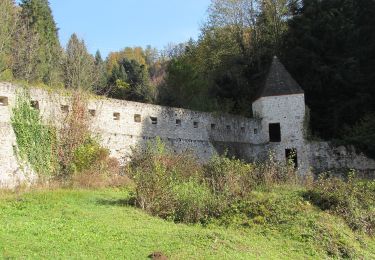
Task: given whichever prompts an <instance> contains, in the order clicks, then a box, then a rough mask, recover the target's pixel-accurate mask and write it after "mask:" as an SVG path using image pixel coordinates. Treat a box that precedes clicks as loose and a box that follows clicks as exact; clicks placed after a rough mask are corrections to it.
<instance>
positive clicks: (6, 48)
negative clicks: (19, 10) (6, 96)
mask: <svg viewBox="0 0 375 260" xmlns="http://www.w3.org/2000/svg"><path fill="white" fill-rule="evenodd" d="M16 22H17V14H16V8H15V6H14V2H13V0H2V1H1V2H0V75H1V74H2V73H3V72H4V71H5V70H6V69H9V68H10V66H11V50H12V39H13V37H14V34H15V31H16Z"/></svg>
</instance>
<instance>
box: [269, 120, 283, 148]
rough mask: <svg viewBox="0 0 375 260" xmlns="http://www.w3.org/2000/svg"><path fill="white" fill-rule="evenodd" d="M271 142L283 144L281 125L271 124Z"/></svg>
mask: <svg viewBox="0 0 375 260" xmlns="http://www.w3.org/2000/svg"><path fill="white" fill-rule="evenodd" d="M269 136H270V142H275V143H278V142H281V131H280V123H273V124H269Z"/></svg>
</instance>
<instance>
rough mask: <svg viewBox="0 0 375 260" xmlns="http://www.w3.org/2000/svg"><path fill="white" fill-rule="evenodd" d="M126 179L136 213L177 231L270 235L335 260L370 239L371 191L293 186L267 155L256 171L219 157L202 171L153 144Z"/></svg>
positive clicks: (358, 184)
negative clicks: (192, 227)
mask: <svg viewBox="0 0 375 260" xmlns="http://www.w3.org/2000/svg"><path fill="white" fill-rule="evenodd" d="M128 173H129V175H130V177H131V179H132V180H133V181H134V184H135V193H134V199H133V200H134V201H135V205H137V206H139V207H140V208H141V209H143V210H144V211H146V212H148V213H149V214H151V215H153V216H158V217H161V218H164V219H166V220H170V221H174V222H177V223H180V222H182V223H199V224H201V225H203V226H210V225H215V226H225V227H235V228H238V229H240V230H243V229H245V230H247V229H250V230H251V229H254V228H259V227H262V228H264V232H267V231H270V230H273V231H275V230H276V231H277V232H280V233H282V234H283V235H285V236H287V237H290V238H293V239H295V240H296V241H299V242H304V243H306V244H308V245H310V246H311V247H313V248H320V249H322V250H324V252H325V254H327V255H328V256H330V257H339V258H357V257H358V258H360V257H362V255H361V253H360V251H361V250H362V249H364V248H365V246H364V245H363V244H361V242H358V241H362V239H370V240H371V239H373V234H374V233H373V232H374V227H375V221H374V220H375V218H374V216H375V215H374V213H375V208H374V206H375V201H374V195H375V190H374V184H375V183H374V181H360V180H357V179H355V178H354V176H352V175H353V173H352V174H351V176H352V177H350V178H349V179H348V180H347V181H344V180H342V179H338V178H334V177H326V178H324V177H321V178H320V179H319V180H316V181H314V180H313V178H312V177H311V178H309V177H308V176H307V177H305V178H298V177H297V173H296V172H295V170H294V167H293V165H292V164H291V165H286V166H282V165H280V164H278V163H276V162H275V161H274V160H273V158H272V155H271V156H270V160H269V161H267V162H265V163H261V164H260V163H256V164H247V163H244V162H242V161H240V160H236V159H234V158H233V159H230V158H226V157H220V156H217V157H214V158H213V159H212V160H211V161H210V162H209V163H208V164H206V165H203V166H201V165H199V164H197V162H196V160H194V158H192V157H191V156H190V155H175V154H173V153H171V152H169V151H168V149H167V148H166V147H165V145H164V144H163V143H162V142H161V141H160V140H159V139H156V140H155V142H150V143H149V145H148V146H147V148H146V149H143V150H140V151H138V152H136V153H135V156H134V159H133V162H132V163H131V164H130V166H129V168H128ZM133 200H132V201H133ZM332 223H337V225H333V224H332ZM353 239H354V240H355V241H356V240H358V241H357V242H358V243H355V244H353V243H352V242H351V241H352V240H353ZM363 246H364V247H363ZM361 248H362V249H361Z"/></svg>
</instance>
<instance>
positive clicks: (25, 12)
mask: <svg viewBox="0 0 375 260" xmlns="http://www.w3.org/2000/svg"><path fill="white" fill-rule="evenodd" d="M20 6H21V8H22V11H21V19H22V20H23V23H28V24H29V26H30V28H31V29H32V30H34V31H35V32H37V34H38V35H39V46H38V66H37V68H36V70H37V74H38V80H40V81H42V82H44V83H46V84H53V83H56V82H58V81H59V77H60V68H61V67H60V59H61V46H60V43H59V39H58V29H57V27H56V23H55V21H54V18H53V15H52V11H51V8H50V6H49V2H48V0H22V1H21V4H20Z"/></svg>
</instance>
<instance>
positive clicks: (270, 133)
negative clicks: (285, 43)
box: [252, 56, 309, 172]
mask: <svg viewBox="0 0 375 260" xmlns="http://www.w3.org/2000/svg"><path fill="white" fill-rule="evenodd" d="M252 108H253V113H254V116H255V117H258V118H260V119H261V127H262V129H261V131H260V133H259V134H260V135H261V139H262V142H263V143H264V144H267V146H268V149H269V150H272V151H273V152H274V153H275V156H276V158H277V159H278V160H279V161H285V160H286V159H287V158H291V157H292V159H293V160H294V163H295V166H296V167H298V168H299V169H301V172H302V170H306V169H307V168H308V167H309V156H308V152H309V151H308V150H309V149H308V145H307V144H306V142H305V140H304V117H305V95H304V92H303V90H302V88H301V87H300V86H299V85H298V83H297V82H296V81H295V80H294V79H293V78H292V76H291V75H290V74H289V72H288V71H287V70H286V69H285V67H284V66H283V64H281V62H280V61H279V59H278V58H277V57H276V56H275V57H274V58H273V61H272V64H271V67H270V70H269V73H268V76H267V79H266V82H265V85H264V87H263V88H262V89H261V91H260V92H259V94H258V97H257V99H256V100H255V101H254V102H253V104H252Z"/></svg>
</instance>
